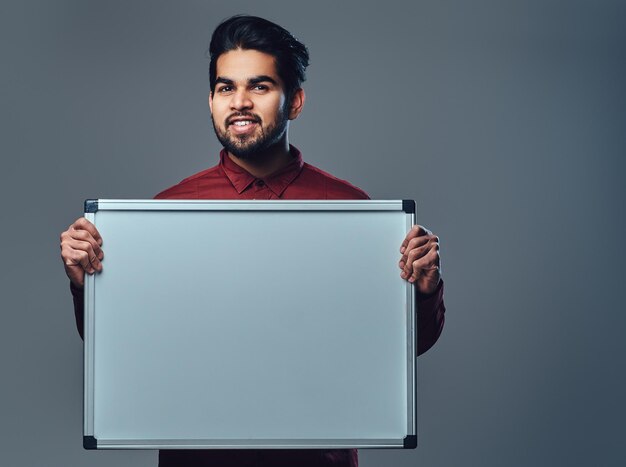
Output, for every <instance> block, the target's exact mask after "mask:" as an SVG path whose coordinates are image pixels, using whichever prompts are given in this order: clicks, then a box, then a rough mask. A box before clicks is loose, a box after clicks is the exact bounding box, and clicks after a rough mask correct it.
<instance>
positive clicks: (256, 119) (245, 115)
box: [225, 112, 261, 126]
mask: <svg viewBox="0 0 626 467" xmlns="http://www.w3.org/2000/svg"><path fill="white" fill-rule="evenodd" d="M242 117H243V118H246V119H248V120H250V121H252V122H254V123H261V118H260V117H259V116H258V115H254V114H253V113H249V112H236V113H234V114H232V115H229V116H228V118H227V119H226V120H225V123H226V126H228V125H230V124H231V123H233V120H234V119H236V118H242Z"/></svg>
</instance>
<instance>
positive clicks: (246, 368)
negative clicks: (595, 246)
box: [84, 200, 417, 449]
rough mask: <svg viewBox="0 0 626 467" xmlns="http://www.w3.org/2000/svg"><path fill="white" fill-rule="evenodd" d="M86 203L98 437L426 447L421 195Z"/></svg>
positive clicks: (100, 442) (87, 440) (110, 440)
mask: <svg viewBox="0 0 626 467" xmlns="http://www.w3.org/2000/svg"><path fill="white" fill-rule="evenodd" d="M85 211H86V213H85V216H86V217H87V219H89V220H90V221H91V222H93V223H94V224H95V226H96V227H97V229H98V230H99V231H100V233H101V235H102V238H103V250H104V252H105V258H104V261H103V271H102V272H101V273H98V274H95V275H93V276H86V281H85V334H84V335H85V353H84V355H85V367H84V368H85V384H84V391H85V392H84V409H85V411H84V414H85V415H84V446H85V447H86V448H89V449H96V448H98V449H99V448H115V449H120V448H123V449H124V448H137V449H159V448H163V449H185V448H189V449H202V448H212V449H215V448H242V449H244V448H271V449H280V448H290V449H293V448H366V447H376V448H380V447H401V448H402V447H405V448H407V447H410V448H412V447H415V445H416V442H417V438H416V348H417V347H416V344H417V343H416V334H417V333H416V316H415V308H414V295H413V294H414V291H413V286H412V285H411V284H409V283H408V282H406V281H404V280H403V279H402V278H400V271H399V268H398V265H397V263H398V260H399V248H400V244H401V242H402V240H403V239H404V237H405V235H406V232H407V231H408V229H409V228H410V227H411V226H412V225H413V224H414V223H415V203H414V202H413V201H371V200H359V201H222V200H220V201H204V200H202V201H198V200H88V201H87V202H86V203H85Z"/></svg>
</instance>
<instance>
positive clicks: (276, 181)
mask: <svg viewBox="0 0 626 467" xmlns="http://www.w3.org/2000/svg"><path fill="white" fill-rule="evenodd" d="M289 152H290V153H291V155H292V160H291V162H289V164H287V165H286V166H285V167H283V168H282V169H280V170H278V171H276V172H274V173H273V174H271V175H268V176H267V177H264V178H262V179H261V180H263V181H264V182H265V184H266V185H267V187H268V188H269V189H270V190H272V192H273V193H274V194H275V195H276V196H278V197H280V196H281V195H282V193H283V191H285V189H286V188H287V187H288V186H289V185H290V184H291V182H293V181H294V180H295V179H296V177H297V176H298V175H299V174H300V172H301V171H302V167H303V166H304V162H303V161H302V153H301V152H300V150H299V149H298V148H296V147H295V146H292V145H289ZM220 166H221V167H222V169H223V170H224V173H225V174H226V177H228V179H229V180H230V183H232V184H233V186H234V187H235V190H237V193H239V194H241V193H243V192H244V191H245V190H246V189H247V188H248V187H249V186H250V185H252V183H254V181H255V180H257V178H256V177H255V176H254V175H252V174H251V173H250V172H248V171H247V170H245V169H244V168H243V167H240V166H238V165H237V164H235V162H233V161H232V160H231V158H230V157H228V153H227V152H226V149H222V150H221V151H220Z"/></svg>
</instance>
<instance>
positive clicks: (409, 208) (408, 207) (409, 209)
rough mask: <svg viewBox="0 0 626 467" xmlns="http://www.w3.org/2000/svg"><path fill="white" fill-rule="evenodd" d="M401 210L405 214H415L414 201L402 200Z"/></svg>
mask: <svg viewBox="0 0 626 467" xmlns="http://www.w3.org/2000/svg"><path fill="white" fill-rule="evenodd" d="M402 210H403V211H404V212H406V213H407V214H415V201H414V200H412V199H403V200H402Z"/></svg>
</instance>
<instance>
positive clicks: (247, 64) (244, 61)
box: [216, 49, 280, 82]
mask: <svg viewBox="0 0 626 467" xmlns="http://www.w3.org/2000/svg"><path fill="white" fill-rule="evenodd" d="M216 75H217V77H218V78H228V79H231V80H233V81H247V80H248V79H250V78H253V77H255V76H260V75H267V76H270V77H271V78H273V79H275V80H276V82H280V80H279V78H278V73H277V72H276V62H275V60H274V57H272V56H271V55H269V54H266V53H263V52H259V51H258V50H243V49H235V50H230V51H228V52H226V53H223V54H222V55H220V56H219V57H218V59H217V63H216Z"/></svg>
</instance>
